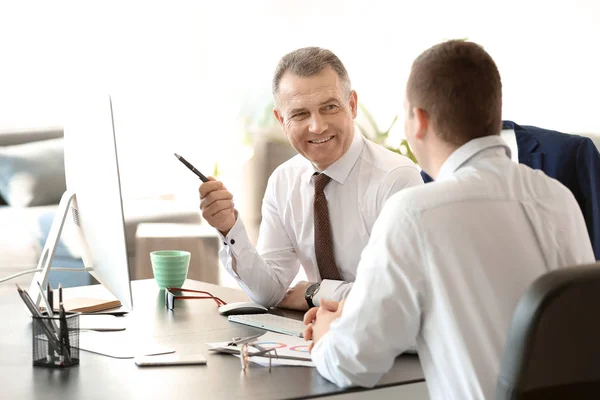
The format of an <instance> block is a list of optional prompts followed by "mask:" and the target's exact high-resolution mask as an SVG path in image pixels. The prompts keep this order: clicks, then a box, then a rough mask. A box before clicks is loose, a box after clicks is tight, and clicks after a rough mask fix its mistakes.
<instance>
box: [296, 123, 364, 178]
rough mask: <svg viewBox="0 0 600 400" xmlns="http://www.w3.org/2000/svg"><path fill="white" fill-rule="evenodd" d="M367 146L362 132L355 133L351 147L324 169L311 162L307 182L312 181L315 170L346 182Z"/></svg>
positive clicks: (306, 173)
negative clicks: (320, 169) (318, 168)
mask: <svg viewBox="0 0 600 400" xmlns="http://www.w3.org/2000/svg"><path fill="white" fill-rule="evenodd" d="M364 147H365V139H364V138H363V136H362V135H361V134H360V133H356V132H355V133H354V138H353V139H352V143H351V144H350V147H349V148H348V150H347V151H346V153H345V154H344V155H343V156H341V157H340V158H339V159H338V160H337V161H336V162H334V163H333V164H331V165H330V166H329V167H327V168H326V169H325V170H324V171H319V170H317V169H316V168H315V166H314V165H313V164H312V163H311V162H310V161H308V160H307V161H308V162H309V164H310V166H309V168H307V171H306V172H305V173H304V176H303V180H304V181H305V183H307V184H308V183H310V182H311V177H312V176H313V175H314V174H315V172H322V173H324V174H326V175H327V176H329V177H330V178H331V179H333V180H334V181H336V182H338V183H340V184H342V185H343V184H344V182H346V179H347V178H348V175H350V171H352V168H353V167H354V165H355V164H356V162H357V161H358V158H359V157H360V154H361V153H362V150H363V148H364Z"/></svg>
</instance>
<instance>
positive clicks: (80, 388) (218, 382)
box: [0, 279, 423, 400]
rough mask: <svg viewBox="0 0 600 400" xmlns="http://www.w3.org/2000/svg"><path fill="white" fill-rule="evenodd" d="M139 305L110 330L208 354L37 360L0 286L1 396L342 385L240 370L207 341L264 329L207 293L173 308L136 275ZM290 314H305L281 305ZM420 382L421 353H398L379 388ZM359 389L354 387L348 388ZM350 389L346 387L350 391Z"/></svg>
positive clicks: (227, 394) (291, 373) (188, 394)
mask: <svg viewBox="0 0 600 400" xmlns="http://www.w3.org/2000/svg"><path fill="white" fill-rule="evenodd" d="M184 287H186V288H190V289H201V290H207V291H209V292H211V293H213V294H214V295H217V296H219V297H221V298H222V299H223V300H225V301H227V302H233V301H247V300H248V298H247V297H246V295H245V294H244V293H243V292H241V291H239V290H235V289H231V288H225V287H221V286H216V285H211V284H207V283H202V282H197V281H192V280H187V281H186V282H185V285H184ZM132 290H133V301H134V311H133V312H131V313H130V314H129V315H128V316H127V317H125V318H127V320H126V321H127V322H126V325H127V330H126V331H124V332H109V333H105V334H106V335H114V337H115V340H119V337H121V338H122V337H123V336H121V335H128V336H131V335H137V336H135V337H152V338H154V340H155V341H156V342H158V343H160V344H164V345H165V346H168V347H171V348H174V349H175V350H176V351H177V352H196V353H197V352H200V353H203V354H204V355H206V357H207V359H208V364H207V365H205V366H169V367H152V368H139V367H137V366H136V365H135V363H134V361H133V360H132V359H125V360H122V359H114V358H110V357H105V356H101V355H97V354H93V353H89V352H85V351H82V352H81V353H80V358H81V360H80V365H78V366H75V367H71V368H68V369H65V370H55V369H48V368H43V367H33V366H32V356H31V346H32V344H31V342H32V339H31V318H30V317H29V316H28V314H27V311H26V308H25V306H24V304H23V303H22V301H21V299H20V298H19V296H18V294H17V291H16V289H15V288H14V286H12V285H7V284H3V285H0V315H2V317H3V321H2V322H1V323H0V377H1V378H0V398H6V399H32V398H35V399H56V398H63V399H79V398H85V399H111V400H117V399H137V398H139V399H148V398H152V399H155V398H156V399H187V398H198V399H233V398H244V399H264V398H268V399H272V398H278V399H279V398H310V397H317V396H325V395H334V394H340V393H342V392H344V390H342V389H340V388H338V387H337V386H335V385H333V384H331V383H330V382H328V381H326V380H325V379H323V378H322V377H321V376H320V375H319V373H318V372H317V370H316V369H315V368H305V367H274V368H273V369H272V371H271V372H270V373H269V370H268V368H265V367H261V366H258V365H256V364H251V366H250V367H249V368H248V369H247V370H246V372H243V371H242V370H241V368H240V362H239V360H238V359H237V358H235V357H233V356H231V355H226V354H213V353H210V352H208V348H207V346H206V345H205V343H207V342H215V341H222V340H228V339H230V338H232V337H234V336H244V335H250V334H253V333H257V332H260V330H259V329H255V328H251V327H245V326H242V325H238V324H235V323H232V322H229V321H228V320H227V317H224V316H221V315H219V314H218V312H217V309H216V305H215V304H214V302H212V301H208V300H190V301H180V302H178V303H177V306H176V308H175V310H174V311H168V310H167V309H166V308H165V306H164V292H161V291H159V290H158V287H157V286H156V284H155V282H154V281H153V280H151V279H148V280H142V281H134V282H132ZM103 292H104V289H103V288H102V287H100V286H87V287H81V288H71V289H68V290H65V297H77V296H90V297H92V296H101V295H102V293H103ZM283 313H284V314H287V316H292V317H293V316H299V315H300V313H296V312H293V311H283ZM421 381H423V372H422V370H421V366H420V364H419V360H418V358H417V357H416V356H410V355H407V356H401V357H398V358H397V359H396V362H395V364H394V366H393V368H392V370H391V371H390V372H389V373H388V374H387V375H385V376H384V377H383V378H382V380H381V382H380V383H379V385H378V386H377V387H386V386H394V385H403V384H409V383H414V382H421ZM355 390H361V389H358V388H357V389H351V391H355ZM346 392H347V391H346Z"/></svg>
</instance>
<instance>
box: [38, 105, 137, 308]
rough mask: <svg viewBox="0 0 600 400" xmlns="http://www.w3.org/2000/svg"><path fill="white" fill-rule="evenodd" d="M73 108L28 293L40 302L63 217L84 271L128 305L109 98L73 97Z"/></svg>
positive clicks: (128, 294)
mask: <svg viewBox="0 0 600 400" xmlns="http://www.w3.org/2000/svg"><path fill="white" fill-rule="evenodd" d="M73 111H74V112H73V113H70V114H69V116H68V118H67V121H66V123H65V130H64V139H65V140H64V142H65V175H66V181H67V191H66V192H65V193H64V195H63V196H62V198H61V201H60V203H59V206H58V210H57V213H56V215H55V217H54V220H53V222H52V226H51V228H50V233H49V235H48V238H47V239H46V244H45V246H44V248H43V250H42V255H41V257H40V260H39V263H38V269H41V270H40V271H38V272H36V274H35V275H34V277H33V281H32V282H31V286H30V288H29V294H30V295H31V298H32V299H34V301H36V304H37V305H39V304H40V300H41V297H40V293H39V286H38V282H39V283H40V284H41V286H42V287H46V284H47V282H48V274H49V272H50V268H51V265H52V260H53V258H54V254H55V250H56V247H57V244H58V241H59V240H60V237H61V233H62V231H63V227H64V224H65V222H66V223H71V224H74V226H75V229H76V231H77V232H78V236H79V237H80V240H79V242H80V245H81V253H82V259H83V263H84V267H85V269H84V270H85V271H88V272H89V273H90V274H91V275H92V276H93V277H94V278H96V279H97V280H98V281H99V282H100V283H101V284H102V285H103V286H104V287H105V288H106V289H108V290H109V291H110V292H111V293H112V294H113V295H114V296H116V297H117V299H119V301H120V302H121V304H122V305H123V306H124V307H126V308H128V309H132V308H133V299H132V296H131V283H130V276H129V264H128V259H127V249H126V244H125V223H124V219H123V202H122V198H121V183H120V178H119V164H118V160H117V146H116V141H115V131H114V119H113V109H112V100H111V98H110V97H109V96H102V97H89V98H86V99H78V100H77V109H75V110H73ZM67 216H69V218H67ZM65 220H66V221H65Z"/></svg>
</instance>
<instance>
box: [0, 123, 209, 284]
mask: <svg viewBox="0 0 600 400" xmlns="http://www.w3.org/2000/svg"><path fill="white" fill-rule="evenodd" d="M63 140H64V139H63V130H62V127H51V128H41V129H23V130H10V131H0V278H3V277H5V276H8V275H11V274H14V273H18V272H21V271H24V270H27V269H33V268H36V266H37V263H38V260H39V257H40V253H41V250H42V248H43V246H44V244H45V242H46V237H47V236H48V232H49V230H50V226H51V225H52V221H53V219H54V214H55V212H56V209H57V207H58V202H59V200H60V197H61V196H62V194H63V193H64V191H65V190H66V184H65V177H64V150H63V143H62V142H63ZM123 209H124V217H125V232H126V242H127V254H128V261H129V266H130V268H131V267H132V266H133V265H135V257H136V251H135V233H136V229H137V226H138V224H140V223H142V222H175V223H199V222H200V212H199V210H197V209H191V210H190V209H189V208H188V209H186V208H182V207H181V206H180V205H179V204H178V203H176V202H174V201H168V200H159V199H156V200H154V199H151V200H141V199H140V200H129V199H123ZM68 222H69V221H67V223H65V231H64V234H63V237H62V239H61V241H60V243H59V246H58V248H57V250H56V255H55V257H54V262H53V266H55V267H83V263H82V261H81V258H80V257H79V248H78V247H79V246H78V244H77V242H76V239H75V237H74V229H73V228H72V227H71V230H69V228H68V226H67V225H68ZM148 268H149V269H150V270H151V266H150V265H148ZM50 281H51V283H52V285H53V286H56V285H57V284H58V282H61V283H62V285H63V286H66V287H68V286H80V285H86V284H90V283H94V282H93V280H92V278H91V276H90V275H89V274H87V273H73V272H59V271H54V272H52V273H51V276H50ZM12 282H17V283H20V284H23V285H27V284H28V283H29V282H31V275H25V276H22V277H19V278H17V279H15V280H14V281H12Z"/></svg>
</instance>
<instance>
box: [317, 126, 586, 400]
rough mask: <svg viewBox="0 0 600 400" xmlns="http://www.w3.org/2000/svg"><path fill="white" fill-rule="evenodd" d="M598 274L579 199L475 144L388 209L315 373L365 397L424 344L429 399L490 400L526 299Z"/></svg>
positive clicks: (492, 142) (493, 148) (493, 146)
mask: <svg viewBox="0 0 600 400" xmlns="http://www.w3.org/2000/svg"><path fill="white" fill-rule="evenodd" d="M507 156H508V157H507ZM591 262H594V254H593V252H592V247H591V244H590V239H589V237H588V234H587V230H586V225H585V222H584V219H583V216H582V214H581V211H580V209H579V206H578V204H577V202H576V201H575V198H574V197H573V195H572V194H571V192H570V191H569V190H568V189H567V188H566V187H565V186H563V185H562V184H561V183H559V182H558V181H556V180H554V179H551V178H549V177H547V176H546V175H545V174H544V173H543V172H541V171H534V170H532V169H531V168H529V167H527V166H525V165H520V164H515V163H513V162H512V161H511V160H510V151H509V149H508V147H507V146H506V144H505V143H504V142H503V141H502V139H501V138H500V137H498V136H488V137H483V138H479V139H475V140H472V141H470V142H468V143H466V144H465V145H464V146H462V147H460V148H459V149H457V150H456V151H455V152H454V153H453V154H452V155H451V156H450V157H449V158H448V160H446V162H445V163H444V165H443V166H442V168H441V171H440V173H439V176H438V177H437V180H436V181H435V182H434V183H430V184H427V185H424V186H422V187H417V188H412V189H408V190H403V191H402V192H400V193H398V194H396V195H395V196H393V197H392V198H390V199H389V200H388V202H387V203H386V205H385V208H384V209H383V211H382V213H381V215H380V217H379V219H378V220H377V223H376V224H375V226H374V227H373V233H372V235H371V239H370V241H369V244H368V245H367V247H366V248H365V250H364V252H363V254H362V258H361V261H360V265H359V267H358V271H357V276H356V281H355V282H354V286H353V288H352V291H351V292H350V293H349V294H348V297H347V298H346V303H345V307H344V310H343V312H342V316H341V317H340V318H339V319H337V320H336V321H334V322H333V323H332V324H331V330H330V331H329V332H328V333H327V334H325V335H324V336H323V338H322V339H321V340H320V341H319V342H318V343H317V344H316V346H315V347H314V349H313V351H312V359H313V362H314V363H315V364H316V366H317V369H318V370H319V372H320V373H321V375H323V376H324V377H325V378H327V379H328V380H330V381H332V382H334V383H335V384H337V385H339V386H349V385H361V386H368V387H369V386H373V385H375V383H377V381H378V380H379V379H380V377H381V376H382V375H383V374H384V373H386V372H387V371H388V370H389V369H390V368H391V366H392V364H393V363H394V359H395V357H396V356H397V355H398V354H400V353H402V352H404V351H405V350H406V349H408V348H409V347H410V346H411V345H412V344H413V343H415V342H416V343H417V350H418V353H419V358H420V360H421V365H422V367H423V370H424V373H425V378H426V382H427V386H428V390H429V394H430V396H431V398H432V399H491V398H493V393H494V389H495V387H496V379H497V376H498V373H499V367H500V360H501V358H502V354H503V351H504V343H505V341H506V338H507V333H508V329H509V325H510V321H511V318H512V315H513V311H514V309H515V307H516V304H517V301H518V300H519V298H520V296H521V295H522V294H523V293H524V291H525V289H526V288H527V287H528V286H529V285H530V284H531V283H532V282H533V281H534V280H535V279H536V278H538V277H539V276H541V275H542V274H544V273H545V272H547V271H550V270H554V269H556V268H561V267H566V266H572V265H575V264H581V263H591Z"/></svg>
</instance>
